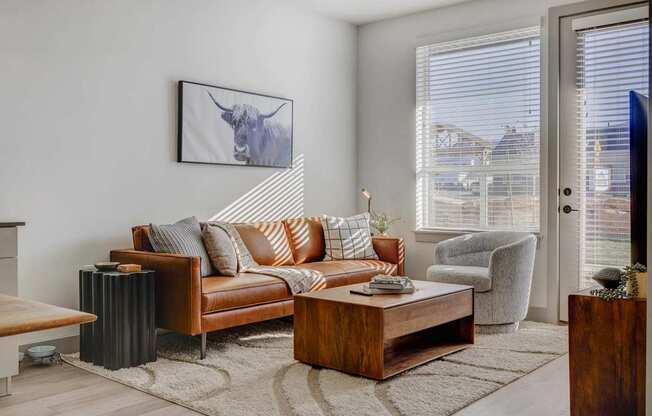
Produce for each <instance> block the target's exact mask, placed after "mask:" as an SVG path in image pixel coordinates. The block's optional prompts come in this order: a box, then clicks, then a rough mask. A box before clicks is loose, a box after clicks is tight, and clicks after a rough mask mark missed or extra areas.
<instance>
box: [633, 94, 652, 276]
mask: <svg viewBox="0 0 652 416" xmlns="http://www.w3.org/2000/svg"><path fill="white" fill-rule="evenodd" d="M649 102H650V100H649V98H648V97H646V96H645V95H643V94H639V93H637V92H636V91H630V92H629V162H630V163H629V171H630V190H631V208H630V209H631V247H632V263H633V264H635V263H641V264H645V265H647V124H648V107H649Z"/></svg>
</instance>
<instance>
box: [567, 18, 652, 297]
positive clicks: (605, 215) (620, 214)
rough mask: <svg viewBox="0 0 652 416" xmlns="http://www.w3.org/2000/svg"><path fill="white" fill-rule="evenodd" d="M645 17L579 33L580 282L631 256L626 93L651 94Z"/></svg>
mask: <svg viewBox="0 0 652 416" xmlns="http://www.w3.org/2000/svg"><path fill="white" fill-rule="evenodd" d="M648 33H649V28H648V22H647V21H642V22H637V23H628V24H620V25H612V26H608V27H604V28H597V29H588V30H581V31H578V32H577V75H576V77H577V92H578V94H577V111H578V115H579V117H578V120H579V122H578V126H577V128H578V135H577V137H578V140H579V143H578V146H577V149H578V150H577V170H578V175H579V176H578V178H579V181H578V182H579V184H580V192H581V194H580V196H579V200H580V211H579V214H580V227H579V230H580V238H579V244H580V264H581V268H582V270H581V279H582V284H581V285H580V286H581V287H588V286H590V285H591V284H592V283H591V282H592V281H591V276H592V275H593V274H594V273H595V272H596V271H597V270H599V269H601V268H603V267H606V266H614V265H615V266H617V267H622V265H623V264H628V263H629V262H630V256H631V254H630V171H629V93H630V91H636V92H638V93H641V94H644V95H648V93H649V92H648V83H649V81H648V60H649V49H648V44H649V42H648V39H649V38H648Z"/></svg>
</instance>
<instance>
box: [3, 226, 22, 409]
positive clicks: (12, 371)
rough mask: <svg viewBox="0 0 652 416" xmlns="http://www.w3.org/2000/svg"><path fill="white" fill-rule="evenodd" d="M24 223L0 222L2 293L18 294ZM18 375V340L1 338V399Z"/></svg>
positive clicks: (7, 392)
mask: <svg viewBox="0 0 652 416" xmlns="http://www.w3.org/2000/svg"><path fill="white" fill-rule="evenodd" d="M22 225H25V223H23V222H0V293H2V294H5V295H11V296H16V295H17V294H18V258H17V257H18V227H20V226H22ZM16 374H18V338H16V337H3V338H0V397H2V396H5V395H7V394H9V392H10V390H11V376H15V375H16Z"/></svg>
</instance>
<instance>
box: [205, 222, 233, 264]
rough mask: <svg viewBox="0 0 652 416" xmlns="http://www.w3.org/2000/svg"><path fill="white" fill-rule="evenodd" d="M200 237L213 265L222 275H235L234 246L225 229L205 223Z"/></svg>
mask: <svg viewBox="0 0 652 416" xmlns="http://www.w3.org/2000/svg"><path fill="white" fill-rule="evenodd" d="M201 237H202V240H204V245H205V246H206V251H207V252H208V257H209V258H210V259H211V263H212V264H213V267H215V268H216V269H217V270H218V271H219V272H220V274H221V275H222V276H235V275H236V274H237V273H238V258H237V256H236V254H235V247H233V243H232V242H231V238H230V237H229V235H228V234H227V233H226V231H224V230H223V229H221V228H220V227H216V226H213V225H210V224H205V225H204V227H203V229H202V233H201Z"/></svg>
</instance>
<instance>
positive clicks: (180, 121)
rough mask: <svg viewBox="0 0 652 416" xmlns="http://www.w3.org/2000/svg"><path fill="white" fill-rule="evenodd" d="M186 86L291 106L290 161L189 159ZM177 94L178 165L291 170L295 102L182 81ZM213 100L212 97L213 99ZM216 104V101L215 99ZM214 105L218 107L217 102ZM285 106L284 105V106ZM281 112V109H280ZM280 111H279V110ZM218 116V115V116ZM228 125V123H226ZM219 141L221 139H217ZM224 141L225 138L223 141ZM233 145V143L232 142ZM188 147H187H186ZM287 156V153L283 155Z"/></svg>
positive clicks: (178, 84) (179, 82)
mask: <svg viewBox="0 0 652 416" xmlns="http://www.w3.org/2000/svg"><path fill="white" fill-rule="evenodd" d="M184 86H187V87H189V86H192V87H205V88H210V89H212V90H221V91H225V92H227V93H231V94H233V93H235V94H238V95H240V94H241V95H243V96H250V97H260V98H262V99H269V100H276V101H278V102H279V103H287V104H289V109H290V124H289V154H287V156H288V159H287V163H282V164H265V163H256V162H255V161H253V162H252V161H250V160H248V161H247V162H246V163H234V162H228V161H224V162H221V161H203V160H193V158H191V157H188V155H187V154H185V153H184V137H185V136H184V128H183V126H184ZM177 94H178V112H177V162H178V163H191V164H201V165H221V166H251V167H264V168H275V169H291V168H292V162H293V156H294V100H293V99H290V98H284V97H278V96H273V95H267V94H260V93H255V92H250V91H244V90H239V89H235V88H228V87H222V86H218V85H211V84H204V83H199V82H193V81H185V80H180V81H178V83H177ZM211 98H212V97H211ZM213 101H214V102H215V99H213ZM214 105H218V103H217V102H215V104H214ZM283 105H284V104H283ZM279 110H280V107H279ZM277 111H278V110H277ZM216 116H217V115H216ZM224 123H225V124H226V122H224ZM217 140H219V138H217ZM222 140H224V138H223V139H222ZM231 141H233V136H231ZM231 143H233V142H231ZM186 147H187V146H186ZM283 154H285V153H283Z"/></svg>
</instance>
